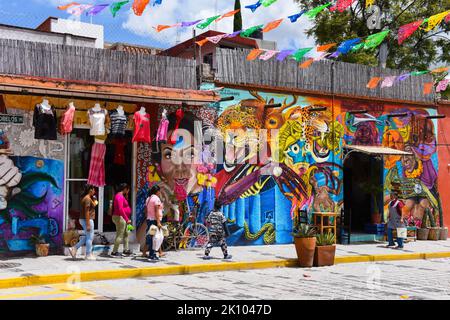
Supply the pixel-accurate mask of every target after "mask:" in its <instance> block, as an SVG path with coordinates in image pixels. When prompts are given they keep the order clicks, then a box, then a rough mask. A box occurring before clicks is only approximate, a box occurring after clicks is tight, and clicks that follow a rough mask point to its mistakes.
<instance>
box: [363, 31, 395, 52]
mask: <svg viewBox="0 0 450 320" xmlns="http://www.w3.org/2000/svg"><path fill="white" fill-rule="evenodd" d="M389 32H391V30H385V31H381V32H378V33H375V34H372V35H371V36H368V37H367V39H366V41H365V42H364V49H372V48H376V47H378V46H379V45H380V44H381V43H382V42H383V40H384V39H385V38H386V37H387V35H388V34H389Z"/></svg>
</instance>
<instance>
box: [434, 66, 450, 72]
mask: <svg viewBox="0 0 450 320" xmlns="http://www.w3.org/2000/svg"><path fill="white" fill-rule="evenodd" d="M449 69H450V67H443V68H437V69H434V70H431V72H432V73H441V72H446V71H448V70H449Z"/></svg>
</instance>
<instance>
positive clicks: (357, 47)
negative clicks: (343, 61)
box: [350, 42, 364, 52]
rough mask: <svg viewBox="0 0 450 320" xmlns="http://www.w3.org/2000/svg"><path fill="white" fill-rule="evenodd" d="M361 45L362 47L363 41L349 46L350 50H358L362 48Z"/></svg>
mask: <svg viewBox="0 0 450 320" xmlns="http://www.w3.org/2000/svg"><path fill="white" fill-rule="evenodd" d="M362 47H364V42H361V43H358V44H357V45H356V46H354V47H353V48H351V49H350V51H352V52H355V51H358V50H359V49H362Z"/></svg>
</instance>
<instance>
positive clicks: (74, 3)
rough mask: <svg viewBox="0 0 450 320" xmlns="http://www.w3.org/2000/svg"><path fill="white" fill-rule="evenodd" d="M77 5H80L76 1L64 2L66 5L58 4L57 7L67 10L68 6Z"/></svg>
mask: <svg viewBox="0 0 450 320" xmlns="http://www.w3.org/2000/svg"><path fill="white" fill-rule="evenodd" d="M78 5H80V4H79V3H78V2H71V3H69V4H66V5H64V6H59V7H58V9H59V10H67V9H69V8H70V7H73V6H78Z"/></svg>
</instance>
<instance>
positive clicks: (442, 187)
mask: <svg viewBox="0 0 450 320" xmlns="http://www.w3.org/2000/svg"><path fill="white" fill-rule="evenodd" d="M438 113H439V114H445V115H446V116H447V117H446V118H445V119H439V120H438V143H439V144H440V146H439V147H438V155H439V176H438V188H439V194H440V196H441V202H442V209H443V212H444V224H445V226H447V227H448V226H450V167H449V165H450V145H447V146H445V144H450V106H440V107H439V108H438Z"/></svg>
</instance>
